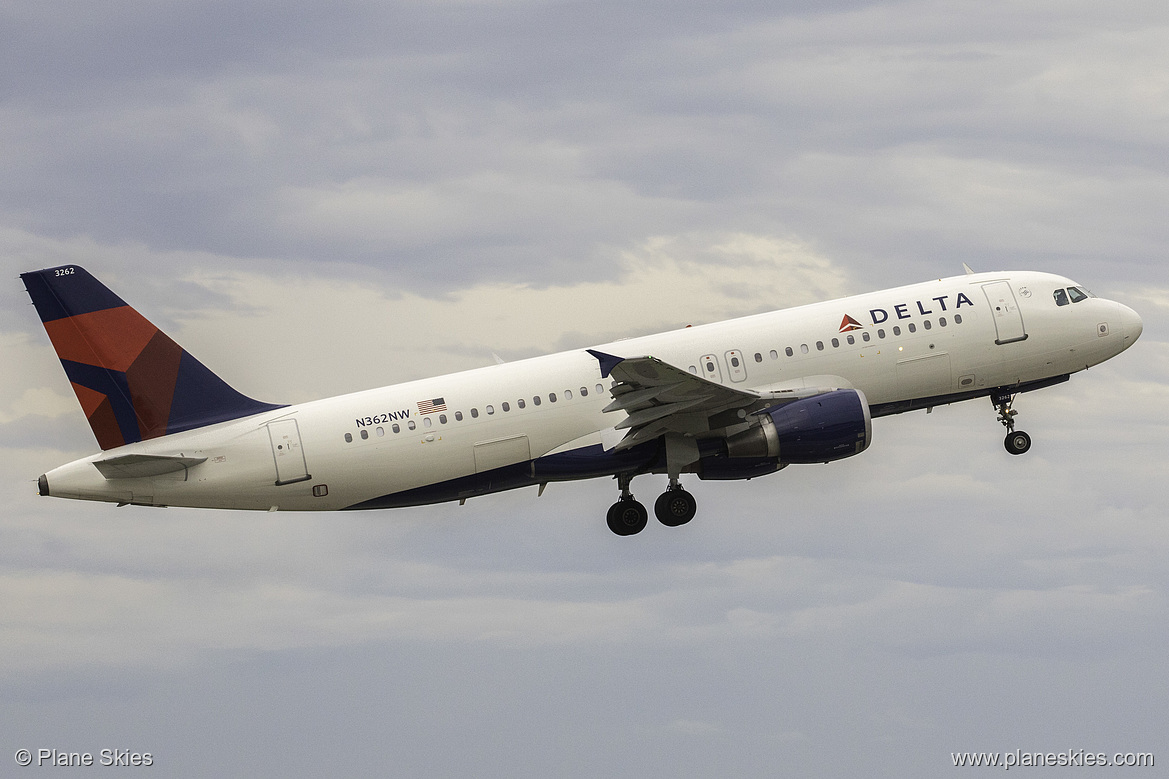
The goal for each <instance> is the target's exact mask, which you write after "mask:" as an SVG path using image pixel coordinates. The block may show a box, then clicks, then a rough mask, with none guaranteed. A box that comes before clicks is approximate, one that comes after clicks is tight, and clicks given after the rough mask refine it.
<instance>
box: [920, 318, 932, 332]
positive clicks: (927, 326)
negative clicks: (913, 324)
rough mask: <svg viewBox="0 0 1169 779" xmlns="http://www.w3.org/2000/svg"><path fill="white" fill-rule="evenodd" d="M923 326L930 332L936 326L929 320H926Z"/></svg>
mask: <svg viewBox="0 0 1169 779" xmlns="http://www.w3.org/2000/svg"><path fill="white" fill-rule="evenodd" d="M921 324H922V327H924V328H925V329H926V330H929V329H931V328H932V327H933V326H934V325H933V323H932V322H930V321H929V320H928V319H927V320H925V321H924V322H922V323H921Z"/></svg>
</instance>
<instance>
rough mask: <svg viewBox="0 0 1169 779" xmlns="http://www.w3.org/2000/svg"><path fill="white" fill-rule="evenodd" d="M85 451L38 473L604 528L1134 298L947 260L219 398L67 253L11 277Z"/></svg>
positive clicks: (123, 489) (1054, 357) (832, 450)
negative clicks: (571, 496)
mask: <svg viewBox="0 0 1169 779" xmlns="http://www.w3.org/2000/svg"><path fill="white" fill-rule="evenodd" d="M21 278H22V279H23V280H24V284H25V288H26V289H27V291H28V293H29V295H30V296H31V298H32V302H33V305H34V306H35V308H36V311H37V313H38V314H39V316H40V319H41V322H42V323H43V324H44V327H45V330H46V331H47V333H48V335H49V339H50V341H51V342H52V344H53V347H54V348H55V349H56V352H57V356H58V357H59V358H60V360H61V364H62V365H63V366H64V369H65V374H66V376H67V377H68V378H69V381H70V383H71V384H72V386H73V390H74V392H75V393H76V395H77V399H78V401H80V403H81V407H82V409H83V411H84V413H85V416H86V418H87V419H88V420H89V424H90V426H91V428H92V429H93V433H94V436H95V437H96V439H97V443H98V446H99V447H100V449H101V451H100V452H99V453H97V454H94V455H92V456H89V457H85V458H83V459H80V460H77V461H75V462H71V463H69V464H67V465H62V466H61V467H59V468H56V469H54V470H52V471H49V472H48V473H46V474H44V475H42V476H41V477H40V479H39V492H40V494H41V495H48V496H53V497H60V498H73V499H80V500H95V501H107V502H113V503H118V504H133V505H145V506H191V507H201V508H217V509H255V510H262V511H332V510H354V509H384V508H393V507H404V506H417V505H422V504H428V503H437V502H442V501H455V500H457V501H460V502H462V501H466V500H467V499H468V498H472V497H475V496H479V495H485V494H489V493H495V492H500V491H503V490H510V489H515V488H518V487H531V486H538V487H539V489H540V492H541V493H542V492H543V489H544V487H545V486H546V485H547V484H549V483H550V482H559V481H570V480H576V479H589V478H597V477H606V478H615V479H616V482H617V489H618V492H619V496H618V499H617V501H616V502H615V503H614V504H613V505H612V506H611V507H610V508H609V510H608V514H607V522H608V526H609V528H610V529H611V530H612V531H613V532H614V533H617V534H618V535H632V534H635V533H638V532H639V531H641V530H642V529H643V528H645V526H646V524H647V522H648V516H649V512H648V511H647V510H646V508H645V506H644V505H642V503H640V502H639V501H637V500H636V499H635V498H634V497H633V494H632V492H631V482H632V481H633V479H634V477H636V476H638V475H641V474H650V473H655V474H665V475H666V477H667V479H668V486H667V488H666V490H665V491H664V492H663V493H662V494H661V496H660V497H659V498H658V499H657V500H656V502H655V504H654V514H655V515H656V517H657V518H658V520H660V521H661V523H662V524H664V525H667V526H671V527H673V526H679V525H684V524H685V523H687V522H689V521H690V520H691V519H692V518H693V517H694V516H695V513H696V510H697V503H696V501H695V498H694V496H693V495H692V494H691V493H690V492H689V491H687V490H686V489H684V488H683V487H682V483H681V480H682V477H683V476H684V475H685V476H690V475H693V476H696V477H697V478H698V479H700V480H710V479H722V480H728V479H751V478H755V477H758V476H764V475H767V474H770V473H774V472H775V471H778V470H780V469H782V468H785V467H787V466H789V465H796V464H804V463H825V462H832V461H835V460H840V459H842V458H845V457H852V456H854V455H858V454H860V453H862V452H864V451H865V449H867V448H868V447H869V444H870V443H871V441H872V437H873V436H872V419H873V417H880V416H885V415H889V414H899V413H902V412H906V411H912V410H915V409H923V408H931V407H933V406H937V405H941V404H947V403H954V402H957V401H965V400H971V399H975V398H987V397H989V398H990V400H991V404H992V406H993V408H994V411H995V412H997V418H998V421H999V422H1000V423H1002V425H1003V426H1004V427H1005V428H1006V439H1005V447H1006V450H1007V451H1008V452H1010V453H1011V454H1013V455H1022V454H1024V453H1025V452H1027V450H1028V449H1029V448H1030V447H1031V437H1030V436H1029V435H1028V434H1027V433H1025V432H1023V431H1022V430H1019V429H1017V428H1016V424H1015V423H1016V415H1017V410H1016V409H1015V408H1014V407H1013V403H1014V400H1015V398H1016V397H1017V396H1018V394H1019V393H1022V392H1029V391H1031V390H1037V389H1041V388H1044V387H1050V386H1052V385H1055V384H1059V383H1061V382H1064V381H1067V380H1068V378H1069V377H1070V376H1071V374H1073V373H1076V372H1077V371H1081V370H1085V369H1087V368H1089V367H1090V366H1093V365H1096V364H1098V363H1101V362H1104V361H1105V360H1107V359H1109V358H1111V357H1114V356H1116V355H1118V354H1120V353H1121V352H1123V351H1124V350H1125V349H1127V348H1129V347H1130V346H1132V345H1133V343H1135V342H1136V340H1137V338H1139V337H1140V335H1141V329H1142V323H1141V319H1140V317H1139V316H1138V315H1137V314H1136V312H1135V311H1133V310H1132V309H1131V308H1128V307H1127V306H1124V305H1122V304H1120V303H1117V302H1115V301H1111V300H1105V299H1103V298H1099V297H1096V296H1094V295H1093V294H1092V293H1091V292H1089V291H1088V290H1087V289H1086V288H1084V287H1083V286H1082V285H1080V284H1077V283H1076V282H1074V281H1071V280H1069V279H1066V278H1062V277H1060V276H1056V275H1052V274H1049V273H1037V272H1006V273H969V272H968V273H966V274H965V275H962V276H956V277H953V278H946V279H940V280H937V281H929V282H925V283H922V284H915V285H912V286H906V287H899V288H896V289H888V290H882V291H880V292H872V293H869V294H865V295H857V296H854V297H847V298H842V299H840V300H832V301H828V302H823V303H816V304H813V305H807V306H800V307H798V308H791V309H786V310H780V311H775V312H771V313H765V314H757V315H754V316H748V317H744V318H740V319H732V320H728V321H724V322H716V323H712V324H706V325H700V326H695V327H687V328H684V329H679V330H673V331H670V332H666V333H660V334H657V335H650V336H644V337H637V338H630V339H627V340H621V341H617V342H613V343H608V344H599V345H597V346H595V347H593V348H590V349H578V350H571V351H566V352H561V353H558V354H550V355H547V356H543V357H536V358H532V359H528V360H521V361H516V362H511V363H504V364H499V365H491V366H488V367H484V368H478V369H475V370H469V371H464V372H461V373H454V374H450V375H446V376H438V377H435V378H430V379H424V380H420V381H412V382H408V383H405V384H396V385H393V386H389V387H382V388H380V389H371V390H366V391H363V392H355V393H353V394H348V395H341V396H338V397H333V398H326V399H323V400H316V401H312V402H309V403H300V404H296V405H281V404H277V403H267V402H262V401H258V400H253V399H252V398H250V397H247V396H245V395H243V394H241V393H240V392H238V391H236V390H235V389H233V388H232V387H231V386H229V385H228V384H227V383H226V382H224V381H223V380H222V379H220V378H219V377H218V376H217V375H216V374H215V373H213V372H212V371H211V370H209V369H208V368H207V367H205V366H204V365H203V364H202V363H200V362H199V361H198V360H196V359H195V358H194V357H193V356H191V355H190V354H189V353H188V352H187V351H186V350H184V349H183V348H182V347H181V346H179V345H178V344H177V343H175V342H174V341H173V340H171V339H170V338H169V337H168V336H167V335H166V334H165V333H163V332H162V331H160V330H159V329H158V328H157V327H155V326H154V325H153V324H151V323H150V322H149V321H148V320H147V319H146V318H144V317H143V316H142V315H141V314H139V313H138V312H137V311H136V310H135V309H134V308H132V307H130V306H129V305H127V304H126V303H125V302H124V301H123V300H122V299H121V298H120V297H118V296H117V295H116V294H115V293H113V292H112V291H110V290H109V289H108V288H107V287H106V286H105V285H103V284H102V283H101V282H99V281H98V280H97V279H96V278H94V277H93V276H92V275H90V274H89V273H88V272H87V271H86V270H85V269H84V268H82V267H80V266H78V265H65V266H61V267H57V268H48V269H46V270H39V271H34V272H30V273H24V274H21Z"/></svg>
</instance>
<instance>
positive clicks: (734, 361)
mask: <svg viewBox="0 0 1169 779" xmlns="http://www.w3.org/2000/svg"><path fill="white" fill-rule="evenodd" d="M731 367H732V368H738V367H739V358H738V357H731Z"/></svg>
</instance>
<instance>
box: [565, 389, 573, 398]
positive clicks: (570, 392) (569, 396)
mask: <svg viewBox="0 0 1169 779" xmlns="http://www.w3.org/2000/svg"><path fill="white" fill-rule="evenodd" d="M564 399H565V400H572V390H565V391H564Z"/></svg>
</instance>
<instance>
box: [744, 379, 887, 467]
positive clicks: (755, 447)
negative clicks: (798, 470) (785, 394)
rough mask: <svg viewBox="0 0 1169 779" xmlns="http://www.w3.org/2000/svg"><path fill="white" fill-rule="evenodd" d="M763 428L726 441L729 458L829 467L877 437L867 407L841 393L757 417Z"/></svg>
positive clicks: (855, 394)
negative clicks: (829, 463)
mask: <svg viewBox="0 0 1169 779" xmlns="http://www.w3.org/2000/svg"><path fill="white" fill-rule="evenodd" d="M757 416H758V417H759V424H758V425H756V426H754V427H751V428H750V429H748V430H744V431H743V432H741V433H736V434H735V435H733V436H730V437H729V438H727V455H728V456H729V457H735V458H738V457H767V458H774V459H776V460H777V461H778V462H779V463H781V464H783V465H788V464H793V463H826V462H831V461H833V460H841V459H843V458H845V457H851V456H853V455H854V454H860V453H861V452H863V451H864V450H865V449H867V448H868V447H869V442H870V441H871V440H872V437H873V421H872V417H871V416H870V415H869V402H868V400H867V399H866V398H865V395H864V393H863V392H861V391H860V390H856V389H839V390H833V391H832V392H826V393H824V394H823V395H817V396H815V397H812V398H804V399H803V400H796V401H793V402H791V403H785V404H783V405H782V406H772V407H771V408H768V409H764V410H763V411H760V412H757Z"/></svg>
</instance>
